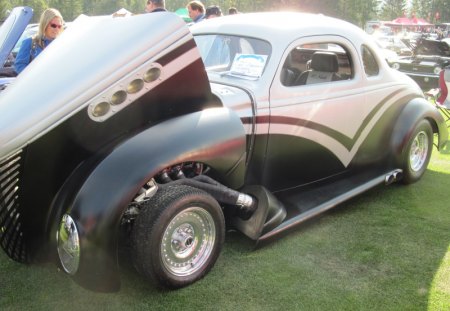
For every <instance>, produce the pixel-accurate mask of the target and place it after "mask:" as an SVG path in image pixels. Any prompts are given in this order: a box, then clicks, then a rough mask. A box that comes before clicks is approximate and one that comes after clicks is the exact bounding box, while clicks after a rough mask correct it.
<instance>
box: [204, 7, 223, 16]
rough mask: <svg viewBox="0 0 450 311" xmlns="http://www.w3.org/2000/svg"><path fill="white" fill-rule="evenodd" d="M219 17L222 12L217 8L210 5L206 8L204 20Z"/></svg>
mask: <svg viewBox="0 0 450 311" xmlns="http://www.w3.org/2000/svg"><path fill="white" fill-rule="evenodd" d="M220 16H222V11H221V10H220V7H219V6H217V5H211V6H209V7H207V8H206V14H205V19H210V18H214V17H220Z"/></svg>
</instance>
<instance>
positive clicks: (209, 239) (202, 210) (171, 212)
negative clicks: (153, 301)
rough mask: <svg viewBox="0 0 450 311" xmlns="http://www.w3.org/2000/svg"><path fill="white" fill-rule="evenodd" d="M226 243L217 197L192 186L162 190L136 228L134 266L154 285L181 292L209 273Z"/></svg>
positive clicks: (143, 213)
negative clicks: (180, 290) (181, 289)
mask: <svg viewBox="0 0 450 311" xmlns="http://www.w3.org/2000/svg"><path fill="white" fill-rule="evenodd" d="M224 238H225V221H224V216H223V212H222V209H221V207H220V205H219V204H218V202H217V201H216V200H215V199H214V198H213V197H211V196H210V195H209V194H207V193H205V192H204V191H202V190H198V189H195V188H192V187H189V186H174V187H169V188H164V189H161V190H159V191H158V192H157V193H156V194H155V196H154V197H153V198H151V199H150V200H149V201H148V202H147V203H146V204H145V206H144V208H143V209H142V210H141V212H140V214H139V216H138V217H137V219H136V221H135V223H134V225H133V230H132V244H133V261H134V265H135V267H136V268H137V270H138V272H140V273H141V274H142V275H143V276H144V277H145V278H147V279H148V280H150V281H153V282H155V281H156V282H157V283H158V284H159V285H162V286H165V287H169V288H179V287H183V286H186V285H189V284H191V283H193V282H195V281H197V280H199V279H200V278H202V277H203V276H204V275H205V274H206V273H208V271H209V270H210V269H211V268H212V266H213V265H214V264H215V262H216V260H217V258H218V256H219V254H220V251H221V249H222V245H223V242H224Z"/></svg>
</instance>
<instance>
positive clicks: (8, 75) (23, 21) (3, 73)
mask: <svg viewBox="0 0 450 311" xmlns="http://www.w3.org/2000/svg"><path fill="white" fill-rule="evenodd" d="M32 17H33V9H32V8H30V7H17V8H14V9H13V10H12V11H11V14H10V15H9V16H8V18H7V19H6V20H5V21H4V23H3V24H2V26H1V27H0V64H1V67H0V90H3V89H4V88H5V87H6V86H7V85H8V84H9V83H11V81H13V80H14V76H15V73H14V70H13V69H12V64H13V63H14V52H15V53H17V51H18V49H19V48H20V43H21V42H22V41H23V40H24V39H25V38H27V37H29V36H31V35H33V34H34V33H35V32H36V30H37V26H35V25H33V24H31V25H28V23H29V22H30V20H31V18H32ZM33 31H34V32H33Z"/></svg>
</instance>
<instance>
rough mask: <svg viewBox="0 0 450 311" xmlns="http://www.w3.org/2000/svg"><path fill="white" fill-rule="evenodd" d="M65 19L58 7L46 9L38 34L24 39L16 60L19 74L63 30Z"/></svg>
mask: <svg viewBox="0 0 450 311" xmlns="http://www.w3.org/2000/svg"><path fill="white" fill-rule="evenodd" d="M63 25H64V19H63V18H62V15H61V13H60V12H59V11H58V10H56V9H52V8H49V9H46V10H45V11H44V12H43V13H42V15H41V18H40V21H39V28H38V32H37V34H36V35H34V36H33V37H31V38H27V39H25V40H23V42H22V45H21V46H20V50H19V52H18V53H17V56H16V60H15V62H14V69H15V71H16V72H17V74H19V73H21V72H22V70H24V69H25V67H26V66H27V65H28V64H29V63H31V61H32V60H33V59H35V58H36V57H37V56H38V55H39V54H40V53H41V52H42V51H43V50H44V49H45V48H46V47H47V46H48V45H49V44H50V43H51V42H52V41H53V40H54V39H55V38H56V37H57V36H58V35H59V34H60V33H61V31H62V30H63Z"/></svg>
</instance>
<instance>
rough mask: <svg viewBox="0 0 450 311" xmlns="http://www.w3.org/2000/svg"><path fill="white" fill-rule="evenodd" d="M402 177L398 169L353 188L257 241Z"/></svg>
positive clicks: (288, 221)
mask: <svg viewBox="0 0 450 311" xmlns="http://www.w3.org/2000/svg"><path fill="white" fill-rule="evenodd" d="M401 175H402V170H400V169H396V170H393V171H391V172H387V173H385V174H383V175H380V176H378V177H375V178H372V179H370V180H368V181H366V182H363V183H361V184H359V185H357V186H355V187H353V188H351V189H350V190H349V191H346V192H344V193H342V194H340V195H337V196H335V197H334V198H332V199H330V200H327V201H325V202H323V203H321V204H319V205H317V206H315V207H312V208H311V209H308V210H306V211H304V212H302V213H300V214H298V215H297V216H294V217H292V218H287V219H286V220H285V221H284V222H283V223H281V224H280V225H279V226H277V227H276V228H274V229H273V230H271V231H269V232H267V233H264V234H263V235H261V236H260V237H259V239H258V241H257V244H258V243H261V242H263V241H267V240H269V239H271V238H273V237H275V236H276V235H278V234H280V233H281V232H283V231H285V230H288V229H291V228H293V227H295V226H297V225H299V224H301V223H303V222H305V221H307V220H309V219H311V218H313V217H315V216H317V215H319V214H321V213H323V212H326V211H328V210H329V209H331V208H333V207H336V206H337V205H339V204H341V203H343V202H345V201H347V200H349V199H351V198H353V197H355V196H358V195H360V194H361V193H363V192H365V191H367V190H369V189H371V188H373V187H375V186H378V185H381V184H390V183H392V182H395V181H396V180H398V179H400V178H401Z"/></svg>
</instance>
